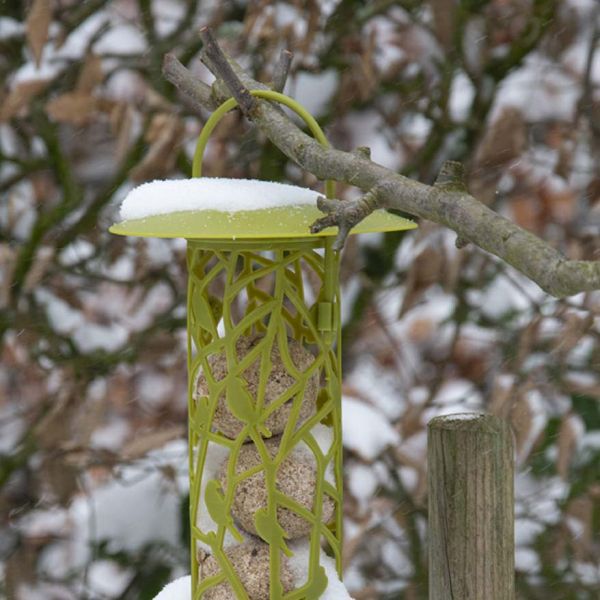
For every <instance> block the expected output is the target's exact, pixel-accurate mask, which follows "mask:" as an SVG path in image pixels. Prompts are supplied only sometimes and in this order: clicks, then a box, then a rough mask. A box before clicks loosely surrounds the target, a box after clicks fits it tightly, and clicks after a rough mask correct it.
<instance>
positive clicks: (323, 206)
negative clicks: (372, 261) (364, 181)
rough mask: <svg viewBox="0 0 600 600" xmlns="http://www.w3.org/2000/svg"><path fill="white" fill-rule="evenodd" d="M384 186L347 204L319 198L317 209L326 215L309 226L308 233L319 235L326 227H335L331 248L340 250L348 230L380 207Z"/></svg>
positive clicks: (379, 186) (377, 187)
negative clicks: (336, 227)
mask: <svg viewBox="0 0 600 600" xmlns="http://www.w3.org/2000/svg"><path fill="white" fill-rule="evenodd" d="M384 186H385V184H379V185H377V186H375V187H374V188H373V189H371V190H369V191H368V192H367V193H366V194H365V195H364V196H363V197H362V198H359V199H358V200H352V201H347V202H340V201H339V200H328V199H327V198H324V197H323V196H319V198H317V207H318V208H319V210H320V211H322V212H324V213H327V214H326V216H324V217H321V218H320V219H317V220H316V221H315V222H314V223H313V224H312V225H311V227H310V232H311V233H319V231H323V229H326V228H327V227H332V226H334V225H337V226H338V229H339V231H338V235H337V238H336V240H335V242H334V244H333V248H334V250H341V249H342V248H343V247H344V244H345V243H346V238H347V237H348V234H349V233H350V230H351V229H352V228H353V227H354V226H355V225H356V224H357V223H360V222H361V221H362V220H363V219H364V218H365V217H368V216H369V215H370V214H371V213H372V212H373V211H374V210H376V209H377V208H379V207H380V206H381V192H382V190H383V188H384Z"/></svg>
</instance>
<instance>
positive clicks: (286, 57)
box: [273, 50, 294, 92]
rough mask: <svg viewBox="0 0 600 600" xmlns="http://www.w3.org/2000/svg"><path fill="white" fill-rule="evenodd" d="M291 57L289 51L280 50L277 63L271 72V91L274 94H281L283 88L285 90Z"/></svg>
mask: <svg viewBox="0 0 600 600" xmlns="http://www.w3.org/2000/svg"><path fill="white" fill-rule="evenodd" d="M293 56H294V55H293V54H292V53H291V52H290V51H289V50H282V51H281V54H280V55H279V61H278V62H277V64H276V65H275V69H274V70H273V89H274V90H275V91H276V92H283V88H285V82H286V81H287V78H288V75H289V72H290V66H291V64H292V58H293Z"/></svg>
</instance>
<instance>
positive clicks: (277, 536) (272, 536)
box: [254, 508, 293, 557]
mask: <svg viewBox="0 0 600 600" xmlns="http://www.w3.org/2000/svg"><path fill="white" fill-rule="evenodd" d="M254 526H255V527H256V532H257V533H258V535H259V536H260V537H261V538H262V539H263V540H264V541H265V542H267V544H269V545H270V546H274V547H276V548H279V549H280V550H281V551H282V552H283V553H284V554H285V555H286V556H288V557H289V556H293V553H292V551H291V550H290V549H289V548H288V547H287V545H286V543H285V540H286V539H287V537H288V535H287V533H286V532H285V531H284V529H283V528H282V527H281V525H280V524H279V521H277V516H276V515H270V514H269V511H268V510H267V509H266V508H261V509H259V510H257V511H256V514H255V515H254Z"/></svg>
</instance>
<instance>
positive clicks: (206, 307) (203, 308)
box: [192, 294, 215, 331]
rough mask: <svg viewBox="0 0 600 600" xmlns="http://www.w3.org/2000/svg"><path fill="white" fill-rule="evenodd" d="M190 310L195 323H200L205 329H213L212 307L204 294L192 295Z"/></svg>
mask: <svg viewBox="0 0 600 600" xmlns="http://www.w3.org/2000/svg"><path fill="white" fill-rule="evenodd" d="M192 310H193V311H194V318H195V319H196V324H197V325H200V327H202V329H206V331H213V330H214V328H215V323H214V321H213V312H212V308H211V306H210V304H209V303H208V301H207V300H206V298H204V296H202V295H200V294H196V295H195V296H194V298H193V299H192Z"/></svg>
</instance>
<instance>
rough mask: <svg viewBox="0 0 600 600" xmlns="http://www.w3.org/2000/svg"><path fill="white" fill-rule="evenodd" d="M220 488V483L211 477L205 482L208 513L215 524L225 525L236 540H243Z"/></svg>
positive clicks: (205, 499)
mask: <svg viewBox="0 0 600 600" xmlns="http://www.w3.org/2000/svg"><path fill="white" fill-rule="evenodd" d="M220 489H221V484H220V483H219V482H218V481H217V480H216V479H211V480H210V481H209V482H208V483H207V484H206V491H205V492H204V501H205V502H206V509H207V510H208V514H209V515H210V517H211V519H212V520H213V521H214V522H215V523H216V524H217V525H221V526H223V527H227V528H228V529H229V530H230V531H231V534H232V535H233V537H234V538H235V539H236V540H237V541H238V542H243V541H244V538H243V537H242V535H241V533H240V532H239V531H238V530H237V529H236V528H235V526H234V524H233V518H232V517H231V515H230V514H229V512H228V511H227V504H226V502H225V498H224V497H223V495H222V494H221V492H220Z"/></svg>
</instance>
